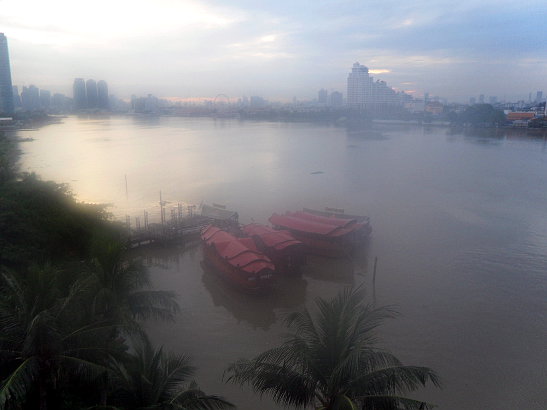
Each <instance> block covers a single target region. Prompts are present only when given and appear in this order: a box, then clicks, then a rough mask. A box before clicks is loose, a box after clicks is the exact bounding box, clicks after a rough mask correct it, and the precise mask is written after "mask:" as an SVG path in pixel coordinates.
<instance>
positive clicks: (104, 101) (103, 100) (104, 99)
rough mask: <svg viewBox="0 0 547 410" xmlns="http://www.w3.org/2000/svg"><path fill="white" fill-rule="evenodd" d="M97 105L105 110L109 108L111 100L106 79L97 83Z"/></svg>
mask: <svg viewBox="0 0 547 410" xmlns="http://www.w3.org/2000/svg"><path fill="white" fill-rule="evenodd" d="M97 103H98V104H97V106H98V107H99V108H101V109H103V110H108V108H109V101H108V84H106V81H104V80H100V81H99V82H98V83H97Z"/></svg>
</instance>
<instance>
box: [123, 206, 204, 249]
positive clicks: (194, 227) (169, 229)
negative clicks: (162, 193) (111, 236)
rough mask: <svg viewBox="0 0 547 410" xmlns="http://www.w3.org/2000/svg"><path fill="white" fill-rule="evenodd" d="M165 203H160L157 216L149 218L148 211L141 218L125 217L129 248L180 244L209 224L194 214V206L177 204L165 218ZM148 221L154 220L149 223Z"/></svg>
mask: <svg viewBox="0 0 547 410" xmlns="http://www.w3.org/2000/svg"><path fill="white" fill-rule="evenodd" d="M165 204H166V202H163V201H160V210H159V211H160V212H159V215H155V218H154V217H151V216H150V215H149V213H148V211H144V212H143V214H142V215H143V217H142V218H141V217H140V216H137V217H133V218H132V217H130V216H129V215H127V216H126V217H125V227H126V229H127V232H128V238H129V244H130V246H131V247H137V246H141V245H148V244H151V243H169V242H181V241H185V240H188V239H192V238H195V237H197V236H199V233H200V232H201V229H203V228H204V227H205V226H207V225H208V224H210V223H211V221H212V220H211V218H208V217H205V216H201V215H196V214H194V209H195V208H196V207H195V205H191V206H182V205H181V204H178V205H177V206H176V207H174V208H173V209H171V215H170V218H167V216H166V209H165ZM150 220H154V222H151V221H150Z"/></svg>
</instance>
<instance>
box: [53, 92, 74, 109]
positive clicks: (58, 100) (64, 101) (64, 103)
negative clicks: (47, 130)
mask: <svg viewBox="0 0 547 410" xmlns="http://www.w3.org/2000/svg"><path fill="white" fill-rule="evenodd" d="M51 108H52V110H53V111H55V112H58V113H64V112H69V111H70V109H71V108H72V100H71V99H70V98H68V97H67V96H65V95H63V94H58V93H55V94H53V97H52V98H51Z"/></svg>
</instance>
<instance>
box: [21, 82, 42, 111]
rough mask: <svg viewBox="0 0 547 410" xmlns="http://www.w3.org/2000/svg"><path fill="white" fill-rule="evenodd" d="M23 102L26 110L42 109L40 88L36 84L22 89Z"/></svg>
mask: <svg viewBox="0 0 547 410" xmlns="http://www.w3.org/2000/svg"><path fill="white" fill-rule="evenodd" d="M21 104H22V106H23V110H24V111H38V110H40V89H39V88H38V87H36V86H35V85H29V86H28V87H23V91H21Z"/></svg>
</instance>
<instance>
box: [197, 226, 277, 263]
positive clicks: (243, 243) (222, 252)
mask: <svg viewBox="0 0 547 410" xmlns="http://www.w3.org/2000/svg"><path fill="white" fill-rule="evenodd" d="M201 239H202V240H203V241H204V242H205V243H206V244H207V245H212V246H214V247H215V249H216V251H217V253H218V254H219V256H220V257H222V258H224V259H225V260H226V261H227V262H228V263H230V264H231V265H232V266H234V267H237V268H238V269H241V270H244V271H246V272H248V273H257V272H260V271H261V270H263V269H270V270H272V271H273V270H275V267H274V264H273V263H272V261H271V260H270V259H269V258H268V257H267V256H266V255H264V254H263V253H261V252H259V251H258V250H257V248H256V246H255V244H254V241H253V240H252V238H237V237H235V236H233V235H232V234H230V233H228V232H226V231H223V230H222V229H220V228H217V227H216V226H213V225H209V226H207V227H205V228H204V229H203V231H202V232H201Z"/></svg>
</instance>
